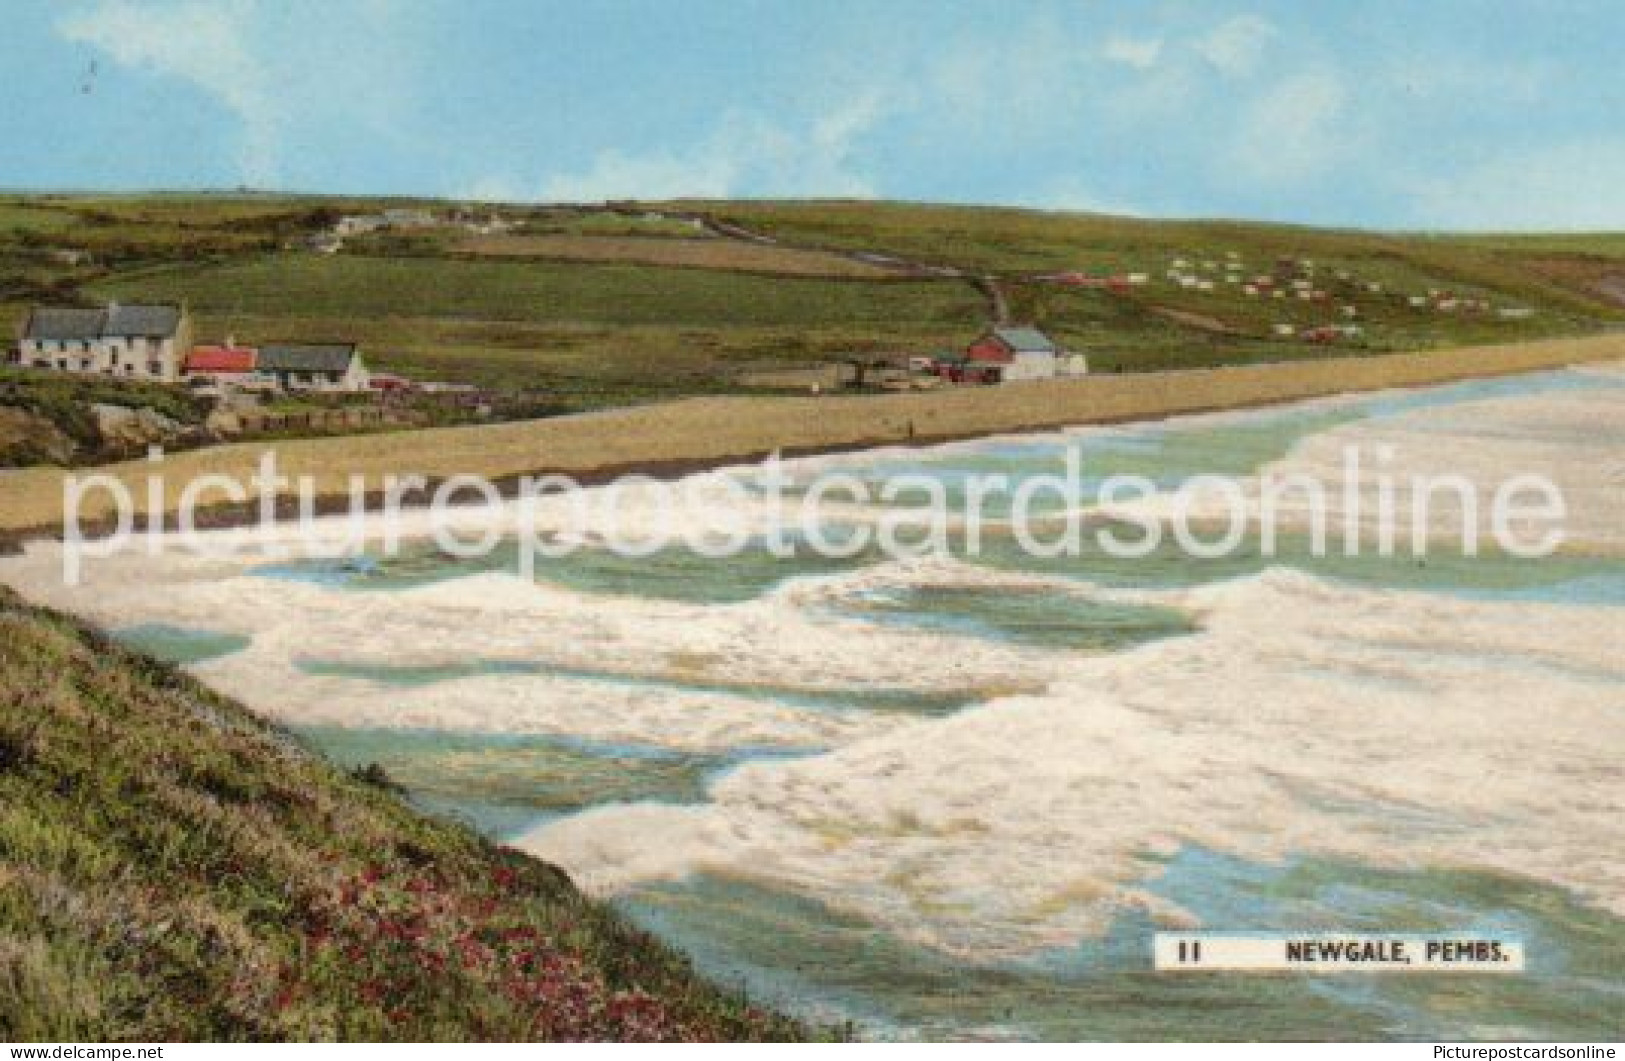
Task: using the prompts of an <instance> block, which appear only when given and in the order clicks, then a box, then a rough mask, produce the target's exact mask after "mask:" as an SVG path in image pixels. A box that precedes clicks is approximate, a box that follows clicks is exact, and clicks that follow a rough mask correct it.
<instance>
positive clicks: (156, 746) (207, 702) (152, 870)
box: [0, 590, 803, 1042]
mask: <svg viewBox="0 0 1625 1061" xmlns="http://www.w3.org/2000/svg"><path fill="white" fill-rule="evenodd" d="M801 1034H803V1030H802V1029H801V1028H799V1027H798V1026H796V1025H794V1024H792V1023H790V1022H788V1021H785V1020H783V1019H780V1018H777V1017H775V1016H773V1015H771V1014H767V1013H764V1012H762V1011H760V1010H757V1009H754V1008H752V1007H750V1006H748V1005H747V1004H746V1003H745V1002H744V1001H743V1000H741V999H739V998H737V997H734V996H732V995H729V994H726V993H724V992H721V991H718V990H717V989H715V988H713V987H711V986H709V985H707V984H705V983H703V982H701V981H699V980H697V979H696V978H695V977H694V975H693V974H692V973H691V971H690V969H689V967H688V966H687V964H686V962H685V961H683V960H682V959H681V958H679V957H678V956H676V955H675V954H673V953H672V952H671V951H669V950H667V949H666V948H665V947H664V946H663V945H661V944H659V943H658V942H657V941H655V940H654V939H653V938H651V937H649V936H647V935H645V934H644V933H642V932H640V931H637V930H635V929H633V928H630V927H629V926H627V925H626V924H625V923H624V922H622V921H621V920H620V919H619V918H618V917H617V916H616V915H615V914H614V913H613V912H611V911H610V910H609V909H608V908H606V907H605V906H603V905H601V904H598V903H595V902H592V901H590V900H588V899H586V898H584V897H583V896H582V895H581V894H580V893H579V892H577V891H576V889H575V888H574V887H573V886H572V885H571V884H570V882H569V881H568V880H567V879H566V878H565V877H564V876H563V875H562V874H561V873H559V872H558V871H557V870H554V869H552V868H550V867H548V866H545V865H542V864H540V863H537V862H535V861H533V860H530V859H528V858H525V857H523V856H521V855H519V854H516V853H513V852H509V851H506V850H502V849H499V848H496V847H493V846H492V845H490V844H489V843H487V842H485V841H483V840H481V839H480V838H479V837H478V836H476V835H475V834H474V833H473V832H471V831H469V830H467V829H465V828H463V827H461V826H456V825H453V824H450V823H446V822H441V821H435V820H431V819H428V818H425V817H423V816H421V815H419V814H417V813H415V812H414V811H413V810H411V809H410V808H409V807H408V806H407V805H406V804H405V803H403V802H402V799H401V797H400V796H399V795H398V794H397V793H396V791H395V789H394V786H393V784H392V782H391V781H390V779H389V778H388V777H387V776H386V775H384V773H383V772H382V771H381V770H379V769H377V768H375V767H374V768H370V769H368V768H361V769H357V770H355V771H354V772H352V773H350V774H345V773H342V772H340V771H339V770H338V769H337V768H336V767H332V766H329V765H326V764H325V763H323V762H322V761H320V760H319V759H317V758H316V757H315V756H313V755H312V754H310V753H308V752H306V751H305V750H304V749H303V748H302V747H300V746H298V745H297V744H295V743H294V742H293V741H292V739H291V738H289V737H288V736H286V735H285V734H282V733H280V732H278V731H276V730H275V729H272V728H271V727H268V726H266V725H264V724H262V723H259V722H257V721H256V720H254V719H253V718H252V717H251V716H250V715H249V714H247V713H246V712H245V711H244V710H242V709H241V708H240V707H238V706H237V705H235V704H233V703H232V702H230V701H228V700H225V699H224V698H222V697H220V696H217V695H215V694H213V693H211V692H209V691H208V690H207V689H206V688H204V687H203V686H202V685H201V684H199V683H197V682H195V681H193V680H191V679H190V678H188V677H186V676H185V675H184V674H183V673H181V672H179V671H177V670H176V669H174V668H172V667H170V666H168V665H166V664H160V663H155V662H153V661H151V660H149V659H146V658H144V657H141V656H137V655H133V654H131V653H129V652H127V651H125V650H123V649H121V648H118V647H116V646H115V645H113V644H111V643H110V642H108V641H106V640H104V639H102V638H100V637H98V636H96V635H94V634H92V633H90V632H88V631H86V630H85V629H83V628H81V627H79V626H77V625H76V624H74V623H71V622H69V621H67V620H65V619H63V618H61V617H59V616H55V615H52V614H50V613H48V612H44V611H41V610H39V609H34V608H30V607H27V606H25V605H23V604H22V603H21V602H20V601H19V600H18V599H17V598H16V596H15V595H13V594H11V593H10V592H9V591H6V590H0V1039H6V1040H9V1041H13V1042H16V1041H30V1040H33V1041H39V1040H46V1041H50V1040H57V1041H61V1040H77V1041H114V1040H136V1041H167V1040H217V1039H233V1040H234V1039H277V1040H308V1039H367V1040H396V1041H399V1040H408V1041H412V1040H459V1039H504V1040H506V1039H532V1038H553V1039H639V1040H642V1039H739V1038H746V1039H759V1038H773V1039H782V1038H796V1037H799V1036H800V1035H801Z"/></svg>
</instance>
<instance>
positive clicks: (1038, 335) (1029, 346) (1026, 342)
mask: <svg viewBox="0 0 1625 1061" xmlns="http://www.w3.org/2000/svg"><path fill="white" fill-rule="evenodd" d="M993 334H994V335H996V336H998V337H999V339H1000V340H1001V341H1002V342H1003V343H1004V345H1006V346H1008V347H1009V348H1010V349H1012V350H1016V351H1019V352H1022V353H1041V354H1053V353H1055V349H1056V348H1055V342H1054V341H1053V340H1052V339H1050V337H1049V336H1047V335H1045V334H1044V333H1043V332H1041V331H1039V330H1038V329H1037V328H994V329H993Z"/></svg>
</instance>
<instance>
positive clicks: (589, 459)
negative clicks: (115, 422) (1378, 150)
mask: <svg viewBox="0 0 1625 1061" xmlns="http://www.w3.org/2000/svg"><path fill="white" fill-rule="evenodd" d="M1621 358H1625V334H1615V335H1602V336H1596V337H1592V338H1586V339H1563V340H1551V341H1546V342H1538V343H1527V344H1520V345H1515V346H1491V347H1471V348H1464V349H1459V350H1446V351H1439V352H1430V353H1420V354H1389V355H1383V356H1368V357H1350V358H1336V359H1328V360H1319V361H1305V362H1298V363H1281V364H1271V365H1249V366H1241V367H1235V368H1219V369H1197V370H1191V371H1185V372H1165V373H1144V374H1136V375H1121V376H1089V377H1084V378H1081V379H1077V380H1067V381H1058V382H1049V383H1029V384H1011V385H1006V386H1003V387H992V388H960V389H955V390H949V391H938V392H924V393H913V394H893V395H879V396H850V397H845V396H834V397H821V398H812V397H808V398H798V397H762V398H756V397H727V398H695V399H689V400H684V401H677V402H670V403H666V404H662V405H652V406H644V407H638V408H632V409H621V410H614V411H610V412H605V413H595V414H588V415H583V416H575V417H560V418H555V419H549V420H535V421H526V422H521V423H509V424H494V425H489V426H483V427H454V428H437V429H432V430H424V431H410V432H401V433H396V434H379V435H365V436H359V437H350V438H329V439H306V440H299V441H292V442H277V443H274V444H255V443H239V444H235V445H230V446H218V447H213V448H210V449H203V450H194V451H191V452H188V453H181V454H177V455H175V456H174V457H172V458H170V459H168V460H166V461H165V463H164V465H163V468H162V471H163V474H164V476H165V479H166V482H167V485H168V488H169V489H168V495H167V497H166V499H165V507H166V509H167V508H172V507H173V506H174V504H175V502H176V500H177V498H178V495H179V491H180V488H181V487H183V486H184V485H185V484H186V483H187V482H189V481H190V480H192V479H193V478H195V477H196V476H198V475H202V474H206V473H211V472H212V473H222V474H225V475H228V476H231V477H233V478H236V479H237V480H239V481H241V482H247V481H248V480H249V478H250V476H251V475H252V474H253V471H254V469H255V466H256V465H257V463H258V461H259V459H260V456H261V454H262V453H264V451H265V450H266V449H267V448H273V447H274V448H275V450H276V452H277V459H278V467H279V470H280V471H281V472H282V473H283V474H286V475H290V476H298V475H304V474H309V475H311V476H313V477H314V478H315V480H316V482H317V484H318V487H319V489H320V491H321V492H322V493H324V494H335V495H338V494H342V493H343V491H344V490H345V489H346V482H347V477H348V475H349V474H350V473H358V474H361V475H365V476H366V477H367V478H368V480H369V484H370V486H371V487H373V488H376V487H377V486H378V484H380V483H381V481H382V477H383V476H384V475H386V474H390V473H396V474H406V473H418V474H422V475H424V476H427V477H429V478H430V479H431V480H433V479H444V478H448V477H450V476H452V475H456V474H460V473H467V474H476V475H481V476H485V477H487V478H491V479H502V478H507V477H514V476H519V475H523V474H526V473H531V472H542V471H556V472H565V473H570V474H574V475H578V476H587V475H594V476H601V475H602V474H604V473H606V472H608V471H620V470H631V469H655V470H662V471H673V470H680V469H683V468H691V467H699V466H705V465H713V464H723V463H727V462H730V461H737V460H741V459H748V458H753V457H759V456H762V455H765V454H767V453H769V452H772V451H773V450H781V451H783V452H785V453H786V454H791V453H807V452H816V451H821V450H837V449H850V448H856V447H863V446H873V445H883V444H888V443H898V442H908V441H914V442H926V441H932V440H943V439H953V438H968V437H974V436H977V435H986V434H997V433H1003V432H1017V431H1031V430H1038V429H1042V428H1052V427H1060V426H1065V425H1069V424H1084V423H1111V422H1122V421H1127V420H1144V419H1155V418H1159V417H1164V416H1169V415H1174V414H1178V413H1188V412H1199V411H1206V410H1216V409H1233V408H1242V407H1246V406H1252V405H1265V404H1270V403H1274V402H1282V401H1291V400H1293V399H1299V398H1309V397H1315V396H1320V395H1326V394H1335V393H1340V392H1346V391H1362V390H1376V389H1381V388H1385V387H1403V386H1419V385H1424V384H1430V383H1444V382H1449V381H1452V380H1459V379H1468V378H1473V377H1481V376H1497V375H1507V374H1511V373H1517V372H1529V371H1535V370H1539V369H1547V368H1555V367H1559V366H1562V365H1568V364H1578V363H1581V362H1587V361H1607V360H1616V359H1621ZM152 470H153V467H152V466H151V465H149V464H148V463H147V462H145V461H133V462H126V463H124V464H119V465H113V466H110V467H108V468H105V469H102V471H105V472H107V473H108V474H111V475H115V476H117V477H118V478H119V479H121V480H122V481H124V482H126V483H127V484H129V485H130V486H131V487H132V493H134V494H135V496H136V497H137V499H138V501H139V500H140V498H142V497H143V496H144V492H145V480H146V477H147V475H148V474H149V473H150V472H151V471H152ZM66 474H67V473H65V472H63V471H61V470H60V469H55V468H37V469H29V470H25V471H21V472H18V473H16V474H14V475H9V476H6V477H4V478H0V532H11V535H12V536H15V534H16V533H17V532H19V531H23V530H27V529H30V528H44V527H50V526H52V525H54V524H57V523H59V522H60V521H61V518H62V480H63V477H64V476H65V475H66ZM216 496H218V495H216ZM92 500H96V501H102V502H103V503H104V504H105V501H104V495H103V494H100V493H98V494H96V495H94V496H93V498H92ZM85 508H86V512H85V514H86V515H87V516H95V515H96V514H97V513H98V511H99V510H98V509H97V508H96V507H95V506H94V505H92V504H89V503H87V505H86V506H85Z"/></svg>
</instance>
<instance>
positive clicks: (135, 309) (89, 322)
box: [17, 302, 192, 383]
mask: <svg viewBox="0 0 1625 1061" xmlns="http://www.w3.org/2000/svg"><path fill="white" fill-rule="evenodd" d="M17 345H18V355H19V357H18V359H19V361H20V362H21V363H22V365H23V366H25V367H28V368H49V369H56V370H58V371H62V372H88V373H94V374H97V375H103V376H120V377H125V378H130V379H143V380H159V381H162V382H166V383H173V382H176V381H178V380H179V379H180V378H181V375H182V368H183V363H184V361H185V359H186V355H187V354H188V353H189V352H190V351H191V349H192V318H191V316H190V315H189V314H188V313H187V312H186V307H184V306H175V305H131V306H122V305H119V304H118V303H116V302H110V303H108V304H107V305H106V306H104V307H102V308H100V309H81V308H78V307H64V306H39V307H36V308H35V309H34V310H32V311H31V312H30V313H29V315H28V320H27V321H26V322H25V323H24V324H23V330H22V335H21V336H19V339H18V344H17Z"/></svg>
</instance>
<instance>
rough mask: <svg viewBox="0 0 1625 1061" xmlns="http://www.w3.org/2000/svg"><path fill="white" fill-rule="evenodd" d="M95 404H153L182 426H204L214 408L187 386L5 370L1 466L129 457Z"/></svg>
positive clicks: (0, 398)
mask: <svg viewBox="0 0 1625 1061" xmlns="http://www.w3.org/2000/svg"><path fill="white" fill-rule="evenodd" d="M95 405H118V406H123V407H125V408H128V409H150V410H152V411H153V412H155V413H157V414H159V415H160V416H163V417H166V418H167V419H169V420H172V421H174V422H175V423H176V424H177V425H179V426H181V427H182V428H199V427H201V425H202V424H203V421H204V418H205V416H206V415H207V412H208V410H207V408H206V407H205V405H204V403H203V402H202V401H200V400H199V399H197V398H194V397H193V396H192V395H191V394H189V393H188V392H187V391H186V389H185V388H183V387H170V386H164V385H161V384H156V383H135V382H131V381H128V380H116V379H104V378H100V377H96V376H74V375H68V374H66V373H63V374H57V373H53V372H31V371H27V370H24V369H0V414H3V415H0V468H4V467H13V466H19V465H27V464H42V463H62V464H65V463H84V462H94V461H101V460H110V459H113V458H115V457H120V456H127V455H128V454H127V453H126V452H125V450H124V449H123V448H121V447H119V446H116V445H112V444H110V443H109V440H107V439H106V438H104V437H103V436H102V433H101V431H100V430H99V429H98V427H97V418H96V414H95V410H94V409H93V408H92V407H93V406H95Z"/></svg>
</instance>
